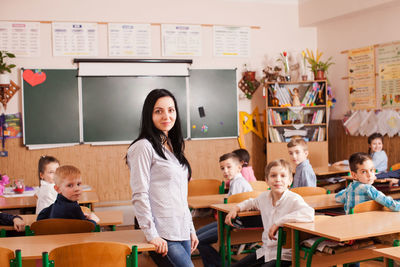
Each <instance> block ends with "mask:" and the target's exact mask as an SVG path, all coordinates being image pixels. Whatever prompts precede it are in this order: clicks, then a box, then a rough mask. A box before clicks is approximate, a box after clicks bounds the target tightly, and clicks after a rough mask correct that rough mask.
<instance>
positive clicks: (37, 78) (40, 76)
mask: <svg viewBox="0 0 400 267" xmlns="http://www.w3.org/2000/svg"><path fill="white" fill-rule="evenodd" d="M22 77H23V78H24V80H25V81H26V82H27V83H29V84H30V85H31V86H36V85H38V84H41V83H43V82H44V81H45V80H46V73H44V72H42V71H41V70H35V72H33V71H32V70H24V74H23V75H22Z"/></svg>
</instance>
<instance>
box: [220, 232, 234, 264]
mask: <svg viewBox="0 0 400 267" xmlns="http://www.w3.org/2000/svg"><path fill="white" fill-rule="evenodd" d="M225 228H226V250H227V253H226V254H227V255H226V256H227V257H228V266H231V262H232V251H231V227H230V226H229V225H227V226H225ZM222 266H224V265H222Z"/></svg>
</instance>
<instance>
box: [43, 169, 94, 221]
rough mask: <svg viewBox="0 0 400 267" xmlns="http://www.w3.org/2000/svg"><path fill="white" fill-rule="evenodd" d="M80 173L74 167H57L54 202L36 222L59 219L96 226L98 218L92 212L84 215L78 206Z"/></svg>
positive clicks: (80, 191) (80, 190)
mask: <svg viewBox="0 0 400 267" xmlns="http://www.w3.org/2000/svg"><path fill="white" fill-rule="evenodd" d="M81 185H82V179H81V172H80V171H79V169H78V168H76V167H74V166H69V165H66V166H61V167H58V168H57V170H56V173H55V185H54V189H55V190H56V191H57V192H58V195H57V199H56V201H55V202H54V203H53V204H51V205H50V206H49V207H47V208H45V209H43V210H42V211H41V212H40V213H39V215H38V217H37V220H38V221H39V220H44V219H52V218H60V219H80V220H89V221H91V222H92V223H94V224H96V223H97V222H99V218H98V217H97V216H96V215H95V214H94V213H93V212H92V213H90V214H84V213H83V212H82V209H81V207H80V206H79V204H78V200H79V198H80V196H81V194H82V187H81Z"/></svg>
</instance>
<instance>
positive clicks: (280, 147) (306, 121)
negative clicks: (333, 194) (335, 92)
mask: <svg viewBox="0 0 400 267" xmlns="http://www.w3.org/2000/svg"><path fill="white" fill-rule="evenodd" d="M314 83H318V84H319V88H322V93H321V96H322V101H320V103H318V104H311V105H306V106H303V107H302V109H301V111H300V115H299V116H298V118H299V119H298V120H299V121H297V122H296V123H293V121H291V123H289V124H284V123H283V120H284V119H287V118H286V117H285V116H288V115H287V113H288V112H289V110H291V109H292V108H291V107H288V106H272V97H273V95H271V94H272V88H274V87H275V84H278V85H279V86H280V87H282V88H286V89H288V90H290V92H292V90H293V88H298V89H299V99H300V102H301V101H302V100H303V98H304V96H305V94H306V93H307V91H308V90H309V88H312V87H313V84H314ZM264 86H265V88H266V92H267V97H266V117H267V118H266V119H265V136H266V149H267V158H266V160H267V162H269V161H272V160H275V159H279V158H283V159H286V160H288V161H290V159H289V154H288V150H287V143H288V142H289V140H290V137H284V136H283V132H284V129H290V130H294V129H296V128H298V127H301V128H300V129H299V130H307V135H306V139H308V149H309V156H308V158H309V160H310V162H311V165H312V166H313V167H318V166H327V165H328V155H329V154H328V117H327V115H328V106H327V105H326V104H327V82H326V81H325V80H323V81H299V82H277V83H276V82H266V83H265V84H264ZM283 90H284V89H283ZM278 98H279V97H278ZM291 100H292V97H290V101H291ZM319 110H323V112H322V113H323V116H322V121H319V122H318V123H312V121H314V120H315V119H314V113H316V112H318V111H319ZM271 111H274V112H276V113H274V115H275V117H274V118H276V116H277V115H279V116H280V120H281V122H282V124H279V118H278V121H277V120H272V118H271V116H272V114H270V112H271ZM292 114H293V113H292ZM274 122H275V124H274ZM316 129H318V132H319V131H321V130H320V129H323V130H322V131H325V133H324V134H323V138H322V137H320V138H321V139H322V141H317V140H315V138H314V139H313V136H314V132H316ZM272 130H274V131H275V134H274V133H273V134H274V136H273V137H272V138H271V136H270V135H271V131H272ZM276 131H277V132H276ZM276 133H278V134H279V136H280V139H283V142H278V141H277V139H276ZM317 137H318V134H317Z"/></svg>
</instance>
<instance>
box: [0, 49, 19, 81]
mask: <svg viewBox="0 0 400 267" xmlns="http://www.w3.org/2000/svg"><path fill="white" fill-rule="evenodd" d="M6 58H15V55H14V54H13V53H9V52H7V51H0V84H9V83H10V73H11V69H12V68H15V67H16V65H15V64H7V62H5V59H6Z"/></svg>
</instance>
